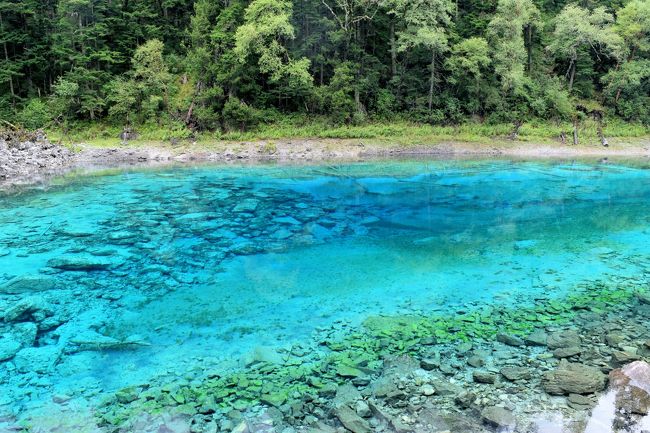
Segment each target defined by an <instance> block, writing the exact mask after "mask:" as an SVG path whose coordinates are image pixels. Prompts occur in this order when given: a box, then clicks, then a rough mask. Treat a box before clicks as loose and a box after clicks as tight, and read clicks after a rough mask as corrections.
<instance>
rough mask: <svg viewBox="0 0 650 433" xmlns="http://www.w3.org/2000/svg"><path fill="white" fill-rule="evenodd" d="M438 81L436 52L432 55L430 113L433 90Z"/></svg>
mask: <svg viewBox="0 0 650 433" xmlns="http://www.w3.org/2000/svg"><path fill="white" fill-rule="evenodd" d="M435 81H436V52H435V51H432V53H431V77H430V78H429V111H431V108H432V107H433V88H434V87H435Z"/></svg>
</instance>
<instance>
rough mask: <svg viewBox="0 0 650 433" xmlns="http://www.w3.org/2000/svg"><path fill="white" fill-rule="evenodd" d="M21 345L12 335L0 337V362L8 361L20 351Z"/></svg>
mask: <svg viewBox="0 0 650 433" xmlns="http://www.w3.org/2000/svg"><path fill="white" fill-rule="evenodd" d="M20 347H21V344H20V342H19V341H16V340H15V339H14V338H12V337H11V336H10V335H7V334H5V335H3V336H0V361H8V360H10V359H11V358H13V357H14V356H15V355H16V353H18V351H19V350H20Z"/></svg>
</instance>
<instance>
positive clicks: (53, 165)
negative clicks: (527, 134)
mask: <svg viewBox="0 0 650 433" xmlns="http://www.w3.org/2000/svg"><path fill="white" fill-rule="evenodd" d="M74 149H75V150H74V151H73V150H71V149H70V148H68V147H64V146H60V145H57V144H54V143H51V142H49V141H48V140H47V139H44V138H40V137H38V138H36V139H34V140H33V141H20V142H9V141H2V140H0V187H3V188H7V187H11V186H15V185H26V184H38V183H41V182H45V181H47V180H48V179H49V178H51V177H53V176H57V175H61V174H64V173H66V172H69V171H73V170H85V169H94V168H110V167H120V166H158V165H167V164H175V163H180V164H191V163H204V162H207V163H209V162H215V163H246V162H250V163H258V162H269V161H271V162H282V163H314V162H323V161H340V162H352V161H362V160H371V159H377V158H405V157H425V156H426V157H438V158H469V157H474V158H485V157H489V158H498V157H501V158H525V159H537V158H561V159H564V158H570V159H572V158H609V157H612V158H633V159H637V160H643V159H645V158H648V157H650V142H648V141H639V142H636V143H634V144H623V143H622V144H616V145H613V146H611V147H607V148H605V147H600V146H564V145H559V144H541V145H537V144H532V143H521V142H494V143H489V144H480V143H463V142H448V143H436V144H428V145H427V144H422V145H409V146H404V145H398V144H390V143H380V142H364V141H361V140H333V139H328V140H319V139H295V140H280V141H256V142H236V143H219V144H215V145H202V144H201V145H197V144H189V145H181V146H178V147H172V146H164V145H162V144H161V145H160V146H146V147H145V146H129V145H123V146H116V147H113V148H98V147H93V146H90V145H84V144H80V145H76V146H74Z"/></svg>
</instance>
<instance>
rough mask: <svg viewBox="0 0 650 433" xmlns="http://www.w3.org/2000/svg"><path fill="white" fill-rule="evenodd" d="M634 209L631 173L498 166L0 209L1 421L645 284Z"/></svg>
mask: <svg viewBox="0 0 650 433" xmlns="http://www.w3.org/2000/svg"><path fill="white" fill-rule="evenodd" d="M649 203H650V169H648V168H647V167H644V166H641V165H639V164H636V165H627V164H625V163H613V162H610V163H599V162H554V161H553V162H525V161H518V162H511V161H495V160H486V161H438V160H425V161H398V162H382V161H379V162H371V163H354V164H352V163H351V164H336V165H313V166H280V165H269V166H199V167H192V168H189V167H177V168H164V169H148V170H125V171H112V172H107V173H104V174H95V175H92V176H68V177H64V178H62V179H57V180H55V181H54V182H52V184H51V185H49V186H47V187H40V188H31V189H25V190H22V191H14V192H12V193H6V194H4V195H0V308H2V309H3V311H9V309H10V308H11V306H12V305H15V304H16V303H18V302H21V301H24V300H25V299H27V301H26V302H30V303H31V304H29V305H28V306H26V307H25V308H24V311H22V312H19V313H17V314H18V316H17V317H16V318H12V319H11V320H5V322H4V323H1V324H0V331H1V332H0V334H3V333H4V337H3V338H5V339H7V338H10V337H8V336H7V335H8V334H10V333H12V332H14V333H16V332H18V331H16V329H18V328H20V332H22V334H21V335H24V334H25V333H26V334H29V332H36V336H35V339H34V337H33V336H32V337H29V336H28V337H27V338H26V339H27V340H29V341H26V340H25V341H22V342H21V345H22V347H21V349H20V350H25V349H28V350H31V351H32V352H29V353H28V356H27V355H25V354H23V355H22V356H21V353H20V352H18V353H17V354H16V355H15V357H13V358H11V357H10V358H9V359H7V360H4V361H2V362H0V419H2V418H3V417H4V419H5V420H6V419H12V420H20V419H28V418H30V417H39V416H40V417H42V416H43V414H44V413H53V412H48V411H50V410H51V409H50V406H51V405H52V404H53V403H52V401H53V400H54V401H56V400H57V396H62V395H63V396H66V397H65V398H66V399H70V400H71V401H73V402H75V404H77V405H78V406H76V407H78V408H79V410H80V411H82V410H89V408H92V407H93V405H94V404H95V403H96V402H97V401H99V400H101V398H102V396H103V395H106V394H109V393H111V392H114V391H116V390H119V389H121V388H124V387H126V386H130V385H135V384H141V383H147V382H148V381H150V380H152V379H153V378H159V377H187V379H188V380H193V379H194V378H195V377H199V376H200V373H201V372H202V371H204V370H208V369H209V370H212V371H236V370H237V369H242V368H243V369H245V368H246V365H247V364H246V359H247V357H250V356H251V354H254V353H255V352H256V351H259V349H260V348H285V349H286V348H289V350H290V348H291V347H296V345H298V346H301V345H302V347H304V348H305V350H325V349H324V348H323V349H313V347H314V346H313V338H314V335H315V334H317V333H318V332H319V330H322V329H331V328H332V327H334V328H335V329H336V330H337V332H340V333H341V335H344V334H345V332H346V329H353V328H354V327H357V326H359V325H360V324H361V323H362V322H363V321H364V320H365V319H366V318H367V317H369V316H376V315H398V314H428V313H429V312H439V313H442V314H455V312H457V311H459V310H464V311H467V310H472V309H474V308H479V307H481V306H484V305H488V304H500V305H509V304H512V305H515V304H525V303H527V302H533V301H534V300H535V299H538V298H540V297H541V298H553V297H555V296H562V295H563V294H565V293H566V292H567V290H569V289H571V288H572V287H575V286H576V285H579V284H581V283H584V282H588V281H594V280H598V279H605V280H606V279H607V278H610V277H616V276H638V275H642V274H644V273H645V272H648V271H650V212H649V210H650V205H649ZM25 305H27V304H25ZM25 323H27V324H28V325H24V324H25ZM21 324H22V325H21ZM30 326H33V328H34V329H36V331H33V330H32V331H30V329H31V328H30V329H28V328H29V327H30ZM11 338H13V337H11ZM102 344H105V345H106V347H104V348H103V347H102ZM113 345H114V346H113ZM120 345H122V346H123V347H121V346H120ZM118 346H120V347H119V348H120V350H116V348H117V347H118ZM30 347H31V348H30ZM36 352H38V356H36ZM59 399H61V397H59Z"/></svg>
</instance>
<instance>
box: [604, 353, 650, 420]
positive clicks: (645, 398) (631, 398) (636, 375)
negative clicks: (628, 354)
mask: <svg viewBox="0 0 650 433" xmlns="http://www.w3.org/2000/svg"><path fill="white" fill-rule="evenodd" d="M609 389H610V390H612V391H614V392H616V407H617V409H619V411H625V412H628V413H629V412H631V413H635V414H639V415H648V413H650V364H648V363H647V362H645V361H635V362H632V363H630V364H627V365H625V366H624V367H622V368H619V369H617V370H613V371H612V372H610V373H609Z"/></svg>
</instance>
